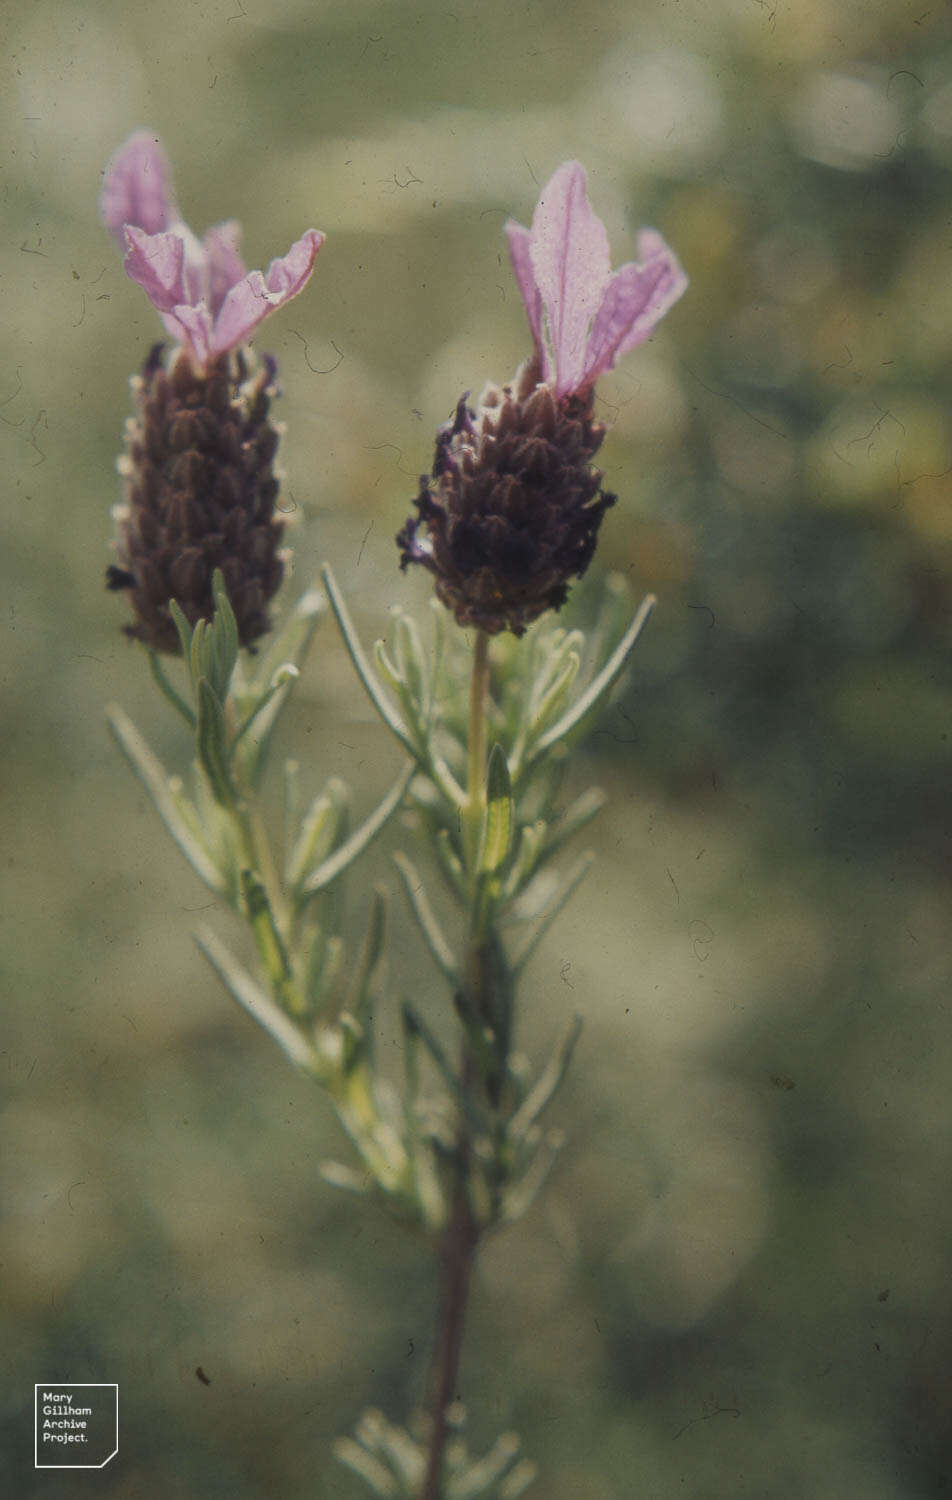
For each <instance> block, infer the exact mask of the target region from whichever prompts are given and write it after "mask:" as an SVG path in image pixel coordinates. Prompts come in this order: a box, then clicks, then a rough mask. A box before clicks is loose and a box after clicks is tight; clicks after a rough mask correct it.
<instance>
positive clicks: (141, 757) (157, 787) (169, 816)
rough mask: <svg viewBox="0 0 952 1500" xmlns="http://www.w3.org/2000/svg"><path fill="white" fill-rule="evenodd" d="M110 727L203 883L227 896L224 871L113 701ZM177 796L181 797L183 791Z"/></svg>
mask: <svg viewBox="0 0 952 1500" xmlns="http://www.w3.org/2000/svg"><path fill="white" fill-rule="evenodd" d="M107 716H108V721H109V728H110V729H111V731H112V733H113V735H114V737H115V739H116V742H117V744H118V745H119V748H120V750H121V751H122V752H123V754H124V755H125V757H126V759H127V760H128V761H129V764H130V765H131V766H132V769H133V770H134V771H135V773H136V775H137V776H138V777H139V779H140V780H141V782H142V784H143V786H144V787H145V789H146V791H147V792H148V793H149V795H150V797H151V798H152V801H153V802H154V803H155V807H156V810H157V812H158V814H159V816H160V818H161V819H162V821H163V823H164V824H165V826H166V828H167V829H168V831H169V833H170V834H171V835H172V837H173V839H174V840H175V842H176V843H177V844H178V846H179V848H180V849H181V851H182V853H183V854H184V855H185V858H186V859H187V860H188V862H189V864H190V865H191V866H192V869H193V870H194V871H195V873H196V875H198V876H199V878H200V879H201V880H204V882H205V884H206V885H207V886H209V887H210V888H211V889H212V890H213V891H215V892H216V893H217V894H218V895H221V896H225V895H227V882H226V880H225V877H224V875H223V872H222V871H221V870H219V869H218V868H217V866H216V865H215V864H214V862H213V861H212V859H211V858H210V856H209V854H208V852H207V850H206V849H205V848H204V847H203V846H202V844H200V843H199V841H198V840H197V839H196V837H195V835H194V833H193V832H192V830H191V829H190V828H189V827H188V824H187V823H186V822H185V821H184V819H183V818H182V816H181V813H180V811H179V809H178V806H177V805H176V794H175V793H173V791H172V790H171V786H170V780H169V777H168V776H167V775H166V773H165V770H164V769H163V767H162V764H161V762H160V761H159V760H158V759H157V758H156V756H155V755H154V754H153V753H152V751H151V750H150V749H149V746H148V745H147V744H146V742H145V740H144V739H143V738H142V735H141V734H140V733H139V731H138V729H136V727H135V725H134V724H133V722H132V720H131V719H130V718H129V717H128V715H127V714H125V713H124V712H123V710H122V709H121V708H119V707H118V706H117V705H115V704H113V705H111V706H110V707H109V708H108V709H107ZM178 795H180V796H183V797H184V792H182V793H179V794H178Z"/></svg>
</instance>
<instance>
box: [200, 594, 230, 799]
mask: <svg viewBox="0 0 952 1500" xmlns="http://www.w3.org/2000/svg"><path fill="white" fill-rule="evenodd" d="M201 623H202V622H201V621H199V624H201ZM198 635H199V632H198V630H197V629H196V631H195V638H196V639H197V638H198ZM195 744H196V748H197V750H198V758H199V760H200V761H201V763H202V766H203V767H204V769H205V773H206V775H207V776H208V780H209V783H210V784H211V788H212V791H213V792H214V794H215V798H216V800H217V801H218V802H220V803H221V805H222V807H233V806H234V802H235V788H234V786H233V784H232V780H231V769H230V765H229V754H228V731H227V728H226V726H225V711H224V709H223V707H222V705H221V702H220V701H219V698H218V696H217V694H216V693H215V691H214V689H213V687H212V685H211V683H210V682H209V680H208V678H207V677H200V678H199V680H198V727H197V730H196V734H195Z"/></svg>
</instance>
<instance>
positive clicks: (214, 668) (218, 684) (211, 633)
mask: <svg viewBox="0 0 952 1500" xmlns="http://www.w3.org/2000/svg"><path fill="white" fill-rule="evenodd" d="M212 595H213V597H214V600H215V613H214V615H213V616H212V623H211V628H210V629H209V630H208V631H207V632H206V633H205V637H204V643H203V645H204V651H205V653H206V657H205V663H204V664H203V665H204V672H203V675H204V676H206V677H207V678H208V680H209V682H210V683H211V685H212V688H213V690H214V692H215V695H216V697H218V698H220V699H221V701H222V702H223V703H224V701H225V699H226V698H227V697H228V689H229V687H230V686H231V674H232V672H233V671H234V670H235V662H236V661H237V660H238V625H237V622H236V620H235V615H234V611H233V610H232V607H231V604H230V602H229V599H228V592H227V590H226V588H225V579H224V576H223V574H222V571H221V569H220V568H216V569H215V571H214V573H213V574H212Z"/></svg>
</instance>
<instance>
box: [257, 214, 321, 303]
mask: <svg viewBox="0 0 952 1500" xmlns="http://www.w3.org/2000/svg"><path fill="white" fill-rule="evenodd" d="M326 238H327V236H326V234H322V233H321V231H320V230H319V229H308V230H306V231H305V233H304V234H303V235H302V236H301V238H300V239H299V240H295V242H294V244H293V245H292V246H291V248H290V250H289V251H288V253H287V255H285V256H282V257H281V258H280V259H279V260H273V261H272V262H271V264H270V266H269V267H268V269H267V272H266V274H265V278H264V279H265V281H266V282H267V286H268V291H269V292H271V293H272V294H280V300H281V302H286V301H287V299H288V298H289V297H296V296H297V294H298V292H299V291H300V290H301V289H302V287H303V286H304V285H305V283H306V282H307V279H308V277H309V276H310V274H311V270H312V268H313V266H314V257H315V256H316V255H317V252H318V250H320V248H321V246H322V245H323V243H324V241H325V240H326ZM275 305H276V306H277V304H275Z"/></svg>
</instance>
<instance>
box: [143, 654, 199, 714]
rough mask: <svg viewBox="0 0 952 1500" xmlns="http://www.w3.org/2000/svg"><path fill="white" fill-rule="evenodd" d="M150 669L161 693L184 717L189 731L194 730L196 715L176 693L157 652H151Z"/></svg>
mask: <svg viewBox="0 0 952 1500" xmlns="http://www.w3.org/2000/svg"><path fill="white" fill-rule="evenodd" d="M149 667H150V668H151V671H152V677H153V679H154V681H155V684H156V686H157V687H158V689H159V692H160V693H162V694H164V696H165V697H166V698H167V699H168V701H169V702H170V703H171V705H172V707H173V708H174V709H175V710H176V712H177V713H180V714H181V715H182V718H183V719H184V720H185V722H186V724H187V725H188V727H189V729H194V728H195V714H194V712H193V710H192V709H190V708H189V706H188V704H187V703H186V702H185V699H184V698H183V697H181V696H180V694H179V693H177V692H176V691H175V688H174V687H173V686H172V684H171V683H170V682H169V679H168V678H167V677H166V675H165V671H164V669H163V667H162V663H161V662H160V661H159V657H158V653H157V652H155V651H150V652H149Z"/></svg>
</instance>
